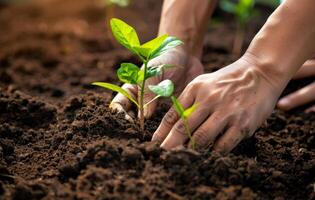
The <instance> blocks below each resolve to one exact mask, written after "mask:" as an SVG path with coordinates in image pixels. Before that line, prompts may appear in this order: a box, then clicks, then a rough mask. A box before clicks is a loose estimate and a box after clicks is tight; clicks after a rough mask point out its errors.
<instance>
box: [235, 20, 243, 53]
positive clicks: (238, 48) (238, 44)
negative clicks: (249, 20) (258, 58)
mask: <svg viewBox="0 0 315 200" xmlns="http://www.w3.org/2000/svg"><path fill="white" fill-rule="evenodd" d="M244 36H245V24H244V23H241V22H238V23H237V28H236V34H235V37H234V43H233V50H232V53H233V54H234V55H236V56H240V55H241V52H242V46H243V43H244Z"/></svg>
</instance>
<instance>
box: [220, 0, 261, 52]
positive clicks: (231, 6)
mask: <svg viewBox="0 0 315 200" xmlns="http://www.w3.org/2000/svg"><path fill="white" fill-rule="evenodd" d="M254 5H255V0H238V3H234V1H232V0H221V1H220V8H221V9H222V10H224V11H226V12H228V13H232V14H234V15H235V17H236V19H237V30H236V35H235V38H234V43H233V49H232V53H233V54H235V55H237V56H239V55H240V54H241V50H242V46H243V42H244V36H245V29H246V26H247V24H248V22H249V21H250V20H251V18H252V17H253V16H254V14H255V13H257V12H256V11H255V10H254Z"/></svg>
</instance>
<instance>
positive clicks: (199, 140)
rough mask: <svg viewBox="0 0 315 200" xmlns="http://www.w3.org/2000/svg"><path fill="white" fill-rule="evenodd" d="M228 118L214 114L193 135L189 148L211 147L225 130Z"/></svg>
mask: <svg viewBox="0 0 315 200" xmlns="http://www.w3.org/2000/svg"><path fill="white" fill-rule="evenodd" d="M227 121H228V118H223V117H222V116H221V115H219V114H218V113H213V114H212V115H211V116H210V117H209V118H208V119H207V120H206V121H205V122H204V123H203V124H202V125H201V126H200V127H199V128H198V129H197V130H196V131H195V132H194V134H193V137H192V141H190V142H189V145H188V146H189V148H194V145H195V148H197V149H202V148H206V147H208V146H210V144H212V143H213V142H214V141H215V139H216V138H217V137H218V135H219V134H220V133H221V132H222V131H223V130H224V129H225V127H226V125H227Z"/></svg>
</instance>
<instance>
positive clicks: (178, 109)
mask: <svg viewBox="0 0 315 200" xmlns="http://www.w3.org/2000/svg"><path fill="white" fill-rule="evenodd" d="M171 99H172V102H173V106H174V108H175V110H176V112H177V113H178V114H179V116H180V117H181V118H183V117H184V116H183V115H184V111H185V109H184V107H183V106H182V104H181V103H180V102H179V101H178V99H177V98H176V97H175V96H171Z"/></svg>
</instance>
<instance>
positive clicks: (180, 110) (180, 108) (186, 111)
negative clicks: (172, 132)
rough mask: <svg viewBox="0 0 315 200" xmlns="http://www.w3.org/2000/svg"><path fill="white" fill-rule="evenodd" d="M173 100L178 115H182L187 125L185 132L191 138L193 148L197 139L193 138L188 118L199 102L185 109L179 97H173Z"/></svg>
mask: <svg viewBox="0 0 315 200" xmlns="http://www.w3.org/2000/svg"><path fill="white" fill-rule="evenodd" d="M171 99H172V102H173V106H174V108H175V110H176V112H177V113H178V115H179V116H180V118H181V119H182V121H183V123H184V126H185V132H186V134H187V136H188V138H189V141H190V143H191V145H192V148H193V149H195V141H194V139H193V138H192V135H191V132H190V128H189V124H188V118H189V117H190V116H191V115H192V114H193V112H194V111H195V110H196V109H197V107H198V104H193V105H192V106H191V107H189V108H187V109H185V108H184V107H183V105H182V104H181V103H180V102H179V101H178V99H177V98H176V97H175V96H172V97H171Z"/></svg>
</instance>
